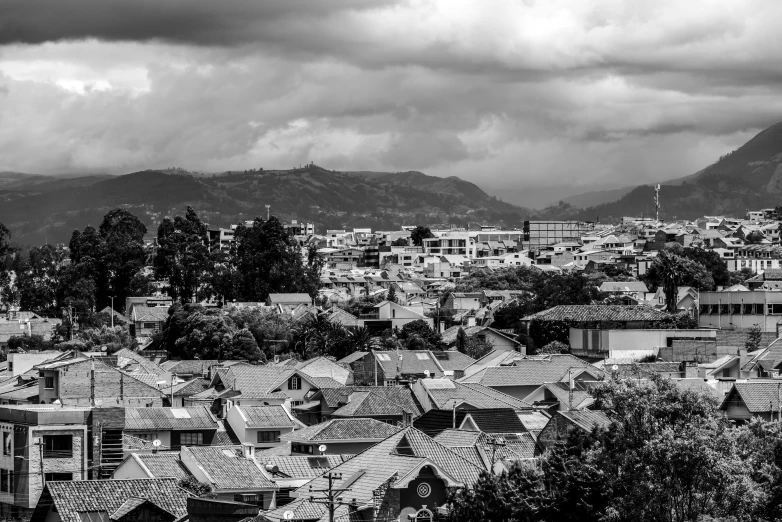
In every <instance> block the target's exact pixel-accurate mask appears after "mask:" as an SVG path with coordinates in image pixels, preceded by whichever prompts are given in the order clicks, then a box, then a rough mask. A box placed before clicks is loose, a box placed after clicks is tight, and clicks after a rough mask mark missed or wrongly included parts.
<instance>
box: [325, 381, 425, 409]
mask: <svg viewBox="0 0 782 522" xmlns="http://www.w3.org/2000/svg"><path fill="white" fill-rule="evenodd" d="M319 393H320V394H321V395H322V397H323V400H324V401H325V403H326V406H328V407H329V408H338V409H337V411H335V412H334V414H333V415H337V412H339V415H342V416H345V417H348V416H354V417H355V416H362V415H363V416H371V415H373V413H372V412H374V411H381V410H375V409H374V407H375V405H376V404H377V398H379V399H380V400H382V401H383V407H382V411H383V412H384V413H383V414H392V415H401V414H402V413H404V412H407V413H412V414H413V416H417V415H419V414H420V413H421V411H422V408H421V405H420V404H418V401H417V400H416V398H415V395H414V394H413V392H412V390H411V389H410V388H408V387H407V386H345V387H342V388H329V389H322V390H320V391H319ZM357 393H362V394H363V393H368V394H369V395H371V396H372V397H369V399H368V401H369V402H366V401H367V399H361V402H360V403H359V405H358V406H354V407H353V408H348V409H345V410H342V407H345V406H349V405H350V404H351V403H352V402H353V401H354V400H356V398H354V397H352V395H353V394H357ZM348 397H350V399H349V400H348ZM365 402H366V403H365ZM392 411H393V412H394V413H390V412H392Z"/></svg>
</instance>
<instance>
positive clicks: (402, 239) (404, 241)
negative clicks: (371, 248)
mask: <svg viewBox="0 0 782 522" xmlns="http://www.w3.org/2000/svg"><path fill="white" fill-rule="evenodd" d="M408 244H409V243H408V241H407V238H406V237H400V238H398V239H395V240H394V241H392V242H391V246H401V247H404V246H408Z"/></svg>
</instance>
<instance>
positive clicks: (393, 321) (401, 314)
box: [359, 301, 434, 332]
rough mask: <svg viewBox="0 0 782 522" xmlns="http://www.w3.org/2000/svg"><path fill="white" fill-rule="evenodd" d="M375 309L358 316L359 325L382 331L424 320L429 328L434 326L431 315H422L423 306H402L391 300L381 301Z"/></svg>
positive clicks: (374, 330)
mask: <svg viewBox="0 0 782 522" xmlns="http://www.w3.org/2000/svg"><path fill="white" fill-rule="evenodd" d="M374 308H375V311H374V312H373V313H370V314H364V315H361V316H359V321H360V323H361V326H365V327H367V328H369V329H370V330H372V331H373V332H382V331H385V330H388V329H393V328H402V327H403V326H404V325H406V324H407V323H411V322H413V321H424V322H425V323H426V324H428V325H429V327H430V328H433V327H434V321H433V320H432V318H431V317H426V316H424V308H423V306H422V305H418V306H415V307H413V306H402V305H401V304H399V303H394V302H391V301H382V302H380V303H378V304H376V305H375V307H374Z"/></svg>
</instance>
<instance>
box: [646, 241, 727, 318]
mask: <svg viewBox="0 0 782 522" xmlns="http://www.w3.org/2000/svg"><path fill="white" fill-rule="evenodd" d="M645 279H646V280H647V281H650V282H652V285H653V286H655V287H656V286H662V288H663V291H664V292H665V305H666V309H667V310H668V311H669V312H671V313H676V312H677V311H678V308H677V304H678V298H679V286H682V285H690V286H697V287H698V288H710V287H713V286H714V280H713V279H712V278H711V276H710V275H709V274H708V272H707V271H706V268H705V267H704V266H703V265H702V264H700V263H696V262H695V261H692V260H691V259H687V258H685V257H682V256H679V255H677V254H674V253H672V252H669V251H667V250H661V251H660V253H659V254H658V255H657V257H656V258H654V261H653V262H652V265H651V266H650V267H649V270H648V271H647V273H646V275H645Z"/></svg>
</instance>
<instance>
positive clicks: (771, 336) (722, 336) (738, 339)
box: [717, 330, 777, 348]
mask: <svg viewBox="0 0 782 522" xmlns="http://www.w3.org/2000/svg"><path fill="white" fill-rule="evenodd" d="M776 339H777V334H776V332H761V341H760V347H761V348H765V347H766V346H768V345H769V344H771V343H773V342H774V341H776ZM746 341H747V330H717V345H719V346H733V347H736V348H744V343H745V342H746Z"/></svg>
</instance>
